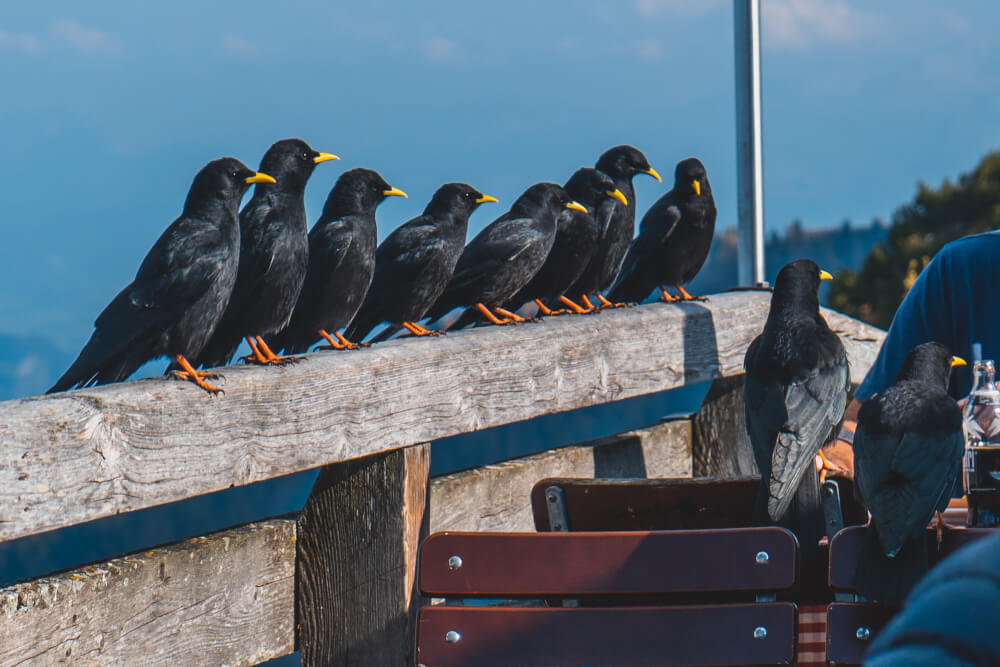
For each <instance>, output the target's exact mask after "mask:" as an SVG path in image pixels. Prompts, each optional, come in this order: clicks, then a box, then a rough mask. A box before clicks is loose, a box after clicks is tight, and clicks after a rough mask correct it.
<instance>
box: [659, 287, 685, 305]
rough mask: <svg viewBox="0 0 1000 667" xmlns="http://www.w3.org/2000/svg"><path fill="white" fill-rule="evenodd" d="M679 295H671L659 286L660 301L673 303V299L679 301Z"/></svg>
mask: <svg viewBox="0 0 1000 667" xmlns="http://www.w3.org/2000/svg"><path fill="white" fill-rule="evenodd" d="M680 300H681V297H679V296H672V295H671V294H670V292H668V291H667V290H666V289H665V288H664V287H663V286H662V285H661V286H660V301H662V302H664V303H674V302H675V301H680Z"/></svg>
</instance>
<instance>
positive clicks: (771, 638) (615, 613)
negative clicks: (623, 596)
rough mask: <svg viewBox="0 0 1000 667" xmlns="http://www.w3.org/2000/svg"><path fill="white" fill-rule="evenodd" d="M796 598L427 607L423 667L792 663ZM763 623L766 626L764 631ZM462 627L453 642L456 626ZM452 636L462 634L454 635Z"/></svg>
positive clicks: (422, 621) (422, 633)
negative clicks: (655, 604) (761, 601)
mask: <svg viewBox="0 0 1000 667" xmlns="http://www.w3.org/2000/svg"><path fill="white" fill-rule="evenodd" d="M795 616H796V610H795V605H794V604H792V603H791V602H769V603H767V604H731V605H689V606H678V607H617V608H601V607H597V608H577V609H559V608H553V609H544V608H527V609H526V608H513V609H512V608H510V607H448V606H444V605H441V606H436V607H425V608H424V609H423V610H421V612H420V649H419V655H418V660H417V664H418V665H419V666H420V667H470V666H472V665H475V667H510V666H511V665H517V667H579V666H580V665H605V666H607V665H614V667H652V666H656V667H675V666H676V667H682V666H687V667H691V666H699V665H716V666H717V665H747V664H756V665H788V664H791V662H792V660H793V659H794V658H795V638H796V632H795ZM756 628H765V630H766V632H765V633H764V634H763V636H762V635H761V634H760V633H759V632H757V633H755V629H756ZM450 631H451V632H456V633H458V635H459V638H458V640H457V641H451V642H449V641H448V640H447V639H446V636H447V635H448V633H449V632H450ZM452 639H455V637H454V636H452Z"/></svg>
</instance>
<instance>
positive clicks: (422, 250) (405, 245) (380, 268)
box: [373, 224, 445, 287]
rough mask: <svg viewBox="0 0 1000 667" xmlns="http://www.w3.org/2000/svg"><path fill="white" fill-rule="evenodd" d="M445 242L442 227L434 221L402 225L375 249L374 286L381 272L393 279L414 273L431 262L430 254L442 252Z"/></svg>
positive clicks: (392, 280) (393, 280)
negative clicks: (435, 224)
mask: <svg viewBox="0 0 1000 667" xmlns="http://www.w3.org/2000/svg"><path fill="white" fill-rule="evenodd" d="M444 246H445V241H444V239H443V238H442V236H441V232H440V230H439V229H438V228H437V227H436V226H434V225H432V224H422V225H414V226H411V227H405V226H404V227H400V228H399V229H397V230H396V231H394V232H393V233H392V234H390V235H389V236H388V237H387V238H386V239H385V241H383V242H382V243H381V245H379V247H378V250H376V252H375V280H374V281H373V287H374V284H375V283H376V282H377V281H378V280H379V279H380V275H379V274H383V275H384V277H382V278H381V280H386V279H388V280H389V281H390V282H392V283H395V281H396V280H398V279H405V277H406V276H409V275H414V274H415V273H416V272H418V271H419V270H420V268H422V267H423V266H424V265H425V264H426V263H427V260H428V258H430V257H432V256H434V255H435V254H437V253H440V252H441V251H442V250H443V249H444Z"/></svg>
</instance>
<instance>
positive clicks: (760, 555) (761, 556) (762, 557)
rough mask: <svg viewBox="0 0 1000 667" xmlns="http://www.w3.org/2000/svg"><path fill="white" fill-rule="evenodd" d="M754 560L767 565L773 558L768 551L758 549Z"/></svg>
mask: <svg viewBox="0 0 1000 667" xmlns="http://www.w3.org/2000/svg"><path fill="white" fill-rule="evenodd" d="M754 560H756V561H757V563H758V564H760V565H767V563H768V561H770V560H771V556H770V554H768V553H767V552H766V551H758V552H757V555H756V556H755V557H754Z"/></svg>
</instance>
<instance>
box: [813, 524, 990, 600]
mask: <svg viewBox="0 0 1000 667" xmlns="http://www.w3.org/2000/svg"><path fill="white" fill-rule="evenodd" d="M866 530H867V528H866V527H865V526H852V527H850V528H845V529H844V530H842V531H840V532H839V533H837V534H836V535H835V536H834V538H833V540H832V541H831V542H830V588H832V589H834V590H838V591H853V590H854V571H855V569H856V568H857V564H858V554H859V553H860V552H861V545H862V544H863V543H864V539H865V531H866ZM993 530H994V529H993V528H968V529H962V530H946V531H945V532H944V539H943V540H942V542H941V550H940V551H938V549H937V537H936V535H935V533H934V529H933V528H928V529H927V551H928V558H929V563H930V565H931V566H933V565H934V564H935V563H937V562H938V561H939V560H941V559H942V558H945V557H946V556H948V555H949V554H951V553H954V552H955V551H957V550H958V549H961V548H962V547H964V546H966V545H967V544H971V543H972V542H975V541H976V540H978V539H980V538H981V537H986V536H987V535H990V534H992V533H993Z"/></svg>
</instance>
